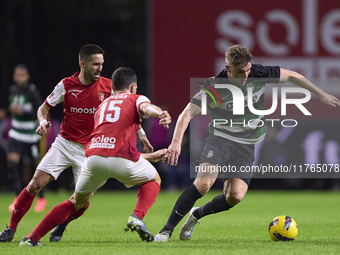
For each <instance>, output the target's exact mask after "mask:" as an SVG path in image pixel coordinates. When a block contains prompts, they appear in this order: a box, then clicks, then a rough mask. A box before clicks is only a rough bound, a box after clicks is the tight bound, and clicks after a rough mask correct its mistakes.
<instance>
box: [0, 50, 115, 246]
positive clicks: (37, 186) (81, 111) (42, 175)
mask: <svg viewBox="0 0 340 255" xmlns="http://www.w3.org/2000/svg"><path fill="white" fill-rule="evenodd" d="M104 54H105V52H104V50H103V49H102V48H101V47H99V46H98V45H95V44H87V45H84V46H83V47H82V48H81V49H80V51H79V66H80V72H76V73H75V74H74V75H72V76H71V77H67V78H64V79H62V80H61V81H60V82H59V83H58V84H57V85H56V86H55V88H54V90H53V92H52V93H51V94H50V95H49V96H48V97H47V98H46V100H45V101H44V103H43V104H42V105H41V106H40V107H39V109H38V112H37V117H38V121H39V122H40V125H39V126H38V128H37V130H36V133H37V134H38V135H41V136H42V135H45V134H46V130H47V128H49V127H50V126H51V123H50V122H49V121H48V120H47V115H48V112H49V110H50V109H51V108H53V107H55V106H56V105H57V104H60V103H63V108H64V110H63V112H64V115H65V116H64V119H63V122H62V124H61V126H60V133H59V135H58V136H57V138H56V139H55V141H54V143H53V144H52V147H51V149H50V150H49V151H48V152H47V153H46V155H45V156H44V158H43V159H42V160H41V162H40V164H39V165H38V166H37V169H36V171H35V173H34V176H33V178H32V179H31V181H30V182H29V184H28V185H27V187H25V188H24V189H23V190H22V191H21V193H20V195H19V196H18V199H17V201H16V203H15V205H14V209H13V212H12V216H11V219H10V223H9V226H8V227H7V228H6V229H5V230H4V231H2V232H1V233H0V242H10V241H12V239H13V237H14V234H15V232H16V229H17V226H18V224H19V222H20V221H21V219H22V218H23V217H24V215H25V214H26V212H27V211H28V210H29V209H30V207H31V205H32V202H33V199H34V197H35V196H36V195H37V194H38V193H39V191H40V190H41V189H42V188H43V187H45V186H46V185H47V184H48V183H49V182H50V181H52V180H56V179H57V178H58V176H59V175H60V174H61V173H62V172H63V171H64V170H65V169H66V168H68V167H70V166H71V167H72V171H73V175H74V180H75V183H76V181H77V179H78V177H79V176H80V172H81V167H82V164H83V162H84V160H85V149H84V145H85V142H86V140H87V138H88V137H89V135H90V134H91V132H92V131H93V125H94V120H93V115H94V112H95V110H96V108H97V107H98V106H99V104H100V103H102V101H104V99H106V98H108V97H109V96H110V95H111V92H112V87H111V80H110V79H107V78H104V77H102V76H100V74H101V71H102V69H103V64H104ZM87 207H88V204H87V206H85V207H84V208H82V209H81V210H79V211H77V212H76V213H75V214H74V215H71V216H70V217H69V218H68V219H65V221H64V222H62V224H60V225H59V226H58V227H56V229H55V230H54V231H52V233H51V236H50V241H59V240H60V239H61V237H62V235H63V232H64V230H65V228H66V226H67V224H68V223H69V222H70V221H71V220H73V219H75V218H78V217H79V216H80V215H82V214H83V213H84V211H85V210H86V209H87Z"/></svg>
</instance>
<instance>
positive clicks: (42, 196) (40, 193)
mask: <svg viewBox="0 0 340 255" xmlns="http://www.w3.org/2000/svg"><path fill="white" fill-rule="evenodd" d="M44 189H45V188H42V189H41V190H40V191H39V193H38V197H40V198H44V197H45V196H44Z"/></svg>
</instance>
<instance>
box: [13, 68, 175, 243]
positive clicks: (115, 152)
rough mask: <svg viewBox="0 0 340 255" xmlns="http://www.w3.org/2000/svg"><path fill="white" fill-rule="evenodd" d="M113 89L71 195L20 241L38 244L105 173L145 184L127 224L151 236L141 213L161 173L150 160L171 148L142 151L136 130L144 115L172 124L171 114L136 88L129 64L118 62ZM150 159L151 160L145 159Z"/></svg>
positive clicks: (102, 181)
mask: <svg viewBox="0 0 340 255" xmlns="http://www.w3.org/2000/svg"><path fill="white" fill-rule="evenodd" d="M112 84H113V89H114V91H115V95H112V96H110V97H109V98H108V99H106V100H105V101H104V102H103V103H102V104H101V105H100V106H99V108H98V110H97V111H96V113H95V116H94V118H95V124H94V131H93V132H92V134H91V135H90V137H89V139H88V141H87V143H86V145H85V153H86V160H85V163H84V165H83V170H82V173H81V175H80V177H79V179H78V182H77V184H76V189H75V192H74V193H73V195H72V197H71V198H70V199H67V200H66V201H65V202H63V203H60V204H58V205H56V206H55V207H53V208H52V210H51V211H50V212H49V213H48V214H46V216H45V217H44V218H43V220H42V221H41V222H40V223H39V225H38V226H37V227H36V228H35V229H34V230H33V231H32V232H31V233H30V234H29V235H28V236H27V237H24V238H23V239H22V241H21V242H20V247H28V246H40V243H39V240H40V239H41V237H43V236H44V235H46V233H47V232H48V231H49V230H51V229H52V228H54V227H55V226H57V225H58V224H60V223H61V222H63V221H64V220H65V219H67V218H69V217H70V216H71V215H75V214H77V213H79V212H81V211H82V210H83V208H84V206H85V207H86V205H87V204H88V202H89V200H90V199H91V197H92V194H93V192H96V191H97V190H98V189H99V188H100V187H102V186H103V185H104V184H105V183H106V181H107V179H109V178H115V179H117V180H118V181H120V182H122V183H124V184H125V186H126V187H127V188H129V187H132V186H134V185H141V187H140V189H139V191H138V194H137V203H136V206H135V208H134V210H133V213H132V214H131V216H130V217H129V218H128V223H127V229H126V230H128V229H131V230H132V231H137V233H138V234H139V236H140V237H141V238H142V240H146V241H147V242H150V241H153V239H154V237H153V235H152V233H151V232H150V231H149V230H148V229H147V227H146V225H145V223H144V222H143V218H144V216H145V214H146V213H147V211H148V210H149V208H150V207H151V206H152V204H153V203H154V202H155V200H156V197H157V195H158V192H159V190H160V182H161V179H160V177H159V174H158V172H157V170H156V169H155V168H154V167H153V165H152V164H151V163H149V161H151V162H156V161H164V160H165V157H166V155H167V149H163V150H159V151H157V152H154V153H151V154H143V157H142V155H141V153H140V152H138V150H137V147H136V139H137V135H136V131H137V130H138V128H139V125H140V123H141V121H142V119H145V118H147V117H149V116H151V117H156V118H159V119H160V120H159V124H160V125H163V126H164V127H165V128H167V129H168V128H169V124H170V122H171V117H170V115H169V113H168V112H167V111H162V110H161V109H160V108H159V107H158V106H156V105H153V104H151V103H150V100H149V99H148V98H147V97H145V96H142V95H138V94H136V90H137V78H136V75H135V73H134V72H133V70H132V69H130V68H125V67H121V68H118V69H117V70H116V71H115V72H114V73H113V75H112ZM146 159H147V160H149V161H147V160H146Z"/></svg>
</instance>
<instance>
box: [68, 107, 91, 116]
mask: <svg viewBox="0 0 340 255" xmlns="http://www.w3.org/2000/svg"><path fill="white" fill-rule="evenodd" d="M96 110H97V109H96V107H92V108H81V107H79V108H76V107H71V108H70V111H71V112H72V113H85V114H94V113H95V112H96Z"/></svg>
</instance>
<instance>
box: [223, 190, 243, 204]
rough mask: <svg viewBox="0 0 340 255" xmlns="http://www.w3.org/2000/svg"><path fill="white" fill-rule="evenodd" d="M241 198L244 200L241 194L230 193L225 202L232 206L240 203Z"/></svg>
mask: <svg viewBox="0 0 340 255" xmlns="http://www.w3.org/2000/svg"><path fill="white" fill-rule="evenodd" d="M243 198H244V194H243V192H231V193H230V194H229V195H228V196H227V202H228V204H229V205H230V206H234V205H237V204H238V203H240V202H241V201H242V199H243Z"/></svg>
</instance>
